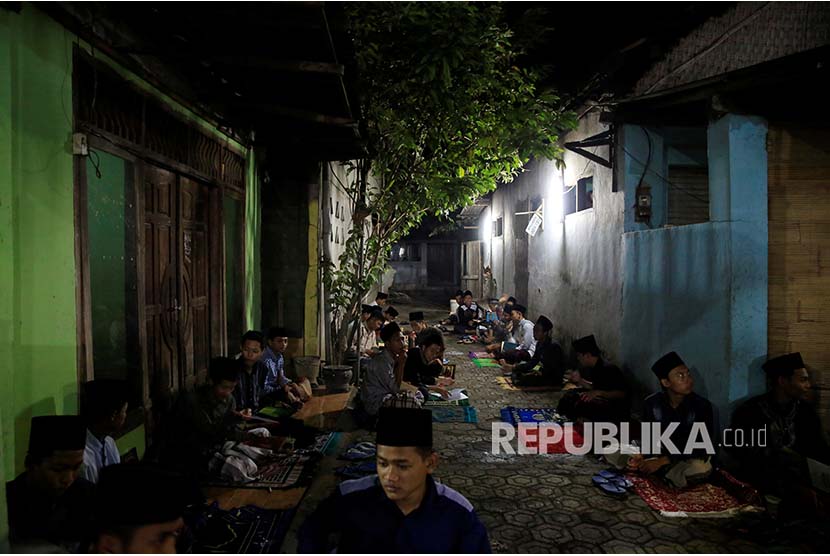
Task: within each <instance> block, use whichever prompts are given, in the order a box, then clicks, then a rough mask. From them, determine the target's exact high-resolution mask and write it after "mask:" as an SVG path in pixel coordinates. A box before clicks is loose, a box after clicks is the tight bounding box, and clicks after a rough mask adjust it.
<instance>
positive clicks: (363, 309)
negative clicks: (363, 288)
mask: <svg viewBox="0 0 830 556" xmlns="http://www.w3.org/2000/svg"><path fill="white" fill-rule="evenodd" d="M375 307H376V305H366V304H365V303H364V304H363V305H361V306H360V322H366V321H367V320H368V318H369V317H370V316H371V314H372V313H373V312H374V311H375Z"/></svg>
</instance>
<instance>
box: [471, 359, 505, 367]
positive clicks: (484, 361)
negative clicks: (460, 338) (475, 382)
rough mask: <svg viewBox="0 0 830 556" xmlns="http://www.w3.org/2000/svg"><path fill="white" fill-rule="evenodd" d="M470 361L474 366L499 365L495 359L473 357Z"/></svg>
mask: <svg viewBox="0 0 830 556" xmlns="http://www.w3.org/2000/svg"><path fill="white" fill-rule="evenodd" d="M472 361H473V364H474V365H475V366H476V367H501V365H499V362H498V361H496V360H495V359H473V360H472Z"/></svg>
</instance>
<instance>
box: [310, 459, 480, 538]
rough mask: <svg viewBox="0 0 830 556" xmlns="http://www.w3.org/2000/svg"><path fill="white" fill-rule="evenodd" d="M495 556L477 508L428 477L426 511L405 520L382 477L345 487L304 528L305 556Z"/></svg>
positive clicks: (422, 508) (423, 505)
mask: <svg viewBox="0 0 830 556" xmlns="http://www.w3.org/2000/svg"><path fill="white" fill-rule="evenodd" d="M333 549H336V551H337V552H338V553H346V554H361V553H362V554H367V553H390V554H400V553H456V554H458V553H465V554H476V553H478V554H482V553H490V552H492V551H491V549H490V541H489V540H488V538H487V531H486V529H485V528H484V525H483V524H482V523H481V521H479V519H478V516H477V515H476V513H475V511H474V510H473V506H472V504H470V502H468V501H467V499H466V498H464V496H462V495H461V494H459V493H458V492H456V491H455V490H453V489H451V488H449V487H447V486H445V485H443V484H439V483H436V482H435V481H434V480H433V479H432V476H431V475H428V476H427V488H426V494H425V495H424V499H423V501H422V502H421V505H420V506H419V507H418V508H417V509H416V510H414V511H412V512H411V513H409V515H403V513H401V511H400V509H398V506H397V504H395V502H393V501H391V500H389V498H388V497H387V496H386V493H385V492H384V490H383V487H382V486H381V485H380V482H379V480H378V476H377V475H371V476H369V477H363V478H362V479H355V480H352V481H344V482H342V483H340V486H339V487H338V488H337V490H336V491H335V493H334V494H333V495H332V496H330V497H329V498H328V499H326V500H324V501H323V502H322V503H321V504H320V505H319V506H318V507H317V510H316V511H315V512H314V513H313V514H312V515H311V516H310V517H309V518H308V520H307V521H306V522H305V523H304V524H303V526H302V527H301V528H300V532H299V544H298V551H299V552H300V553H327V552H331V551H332V550H333Z"/></svg>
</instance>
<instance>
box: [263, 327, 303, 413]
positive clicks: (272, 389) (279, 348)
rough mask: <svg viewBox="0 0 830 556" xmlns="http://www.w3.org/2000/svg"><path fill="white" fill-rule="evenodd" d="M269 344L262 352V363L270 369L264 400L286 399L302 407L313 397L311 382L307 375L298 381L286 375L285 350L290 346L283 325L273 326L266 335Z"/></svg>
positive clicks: (266, 380) (266, 376)
mask: <svg viewBox="0 0 830 556" xmlns="http://www.w3.org/2000/svg"><path fill="white" fill-rule="evenodd" d="M265 339H266V342H267V344H268V346H267V347H266V348H265V352H264V353H263V354H262V364H263V365H265V368H266V369H268V372H267V373H266V375H265V385H264V387H263V400H264V401H268V402H271V403H273V402H274V401H285V402H287V403H289V404H291V405H293V406H295V407H302V405H303V403H304V402H307V401H308V400H310V399H311V383H310V382H309V380H308V379H307V378H305V377H303V378H300V379H298V380H297V382H293V381H291V380H290V379H289V378H288V377H286V376H285V356H284V355H283V354H284V353H285V350H286V349H287V348H288V331H287V330H286V329H285V328H282V327H281V326H272V327H271V328H270V329H268V334H267V335H266V337H265Z"/></svg>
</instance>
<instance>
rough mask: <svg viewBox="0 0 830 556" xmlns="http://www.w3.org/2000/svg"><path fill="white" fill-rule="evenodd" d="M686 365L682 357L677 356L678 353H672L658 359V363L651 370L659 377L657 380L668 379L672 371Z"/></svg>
mask: <svg viewBox="0 0 830 556" xmlns="http://www.w3.org/2000/svg"><path fill="white" fill-rule="evenodd" d="M685 364H686V363H684V362H683V360H682V359H680V356H679V355H677V352H674V351H671V352H669V353H667V354H666V355H664V356H663V357H661V358H660V359H658V360H657V362H656V363H655V364H654V365H652V366H651V370H652V371H653V372H654V374H656V375H657V378H668V376H669V373H670V372H671V371H672V369H676V368H677V367H679V366H681V365H685Z"/></svg>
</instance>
